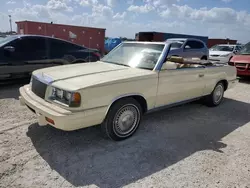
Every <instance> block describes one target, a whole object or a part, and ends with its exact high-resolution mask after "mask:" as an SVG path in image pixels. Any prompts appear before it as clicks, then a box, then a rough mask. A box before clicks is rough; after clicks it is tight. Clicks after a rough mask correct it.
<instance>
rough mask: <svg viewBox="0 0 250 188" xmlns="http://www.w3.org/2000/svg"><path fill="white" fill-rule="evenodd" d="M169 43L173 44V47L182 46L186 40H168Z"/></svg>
mask: <svg viewBox="0 0 250 188" xmlns="http://www.w3.org/2000/svg"><path fill="white" fill-rule="evenodd" d="M166 42H167V43H169V44H171V48H181V46H182V45H183V43H184V42H185V41H182V40H167V41H166Z"/></svg>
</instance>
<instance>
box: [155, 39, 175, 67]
mask: <svg viewBox="0 0 250 188" xmlns="http://www.w3.org/2000/svg"><path fill="white" fill-rule="evenodd" d="M170 47H171V45H169V44H165V46H164V48H163V51H162V53H161V55H160V57H159V59H158V61H157V63H156V65H155V67H154V69H153V71H160V70H161V67H162V64H163V63H164V60H165V59H166V57H167V55H168V54H169V51H170Z"/></svg>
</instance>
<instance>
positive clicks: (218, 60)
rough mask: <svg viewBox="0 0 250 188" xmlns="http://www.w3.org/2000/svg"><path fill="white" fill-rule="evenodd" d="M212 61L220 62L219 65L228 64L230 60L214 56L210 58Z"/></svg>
mask: <svg viewBox="0 0 250 188" xmlns="http://www.w3.org/2000/svg"><path fill="white" fill-rule="evenodd" d="M209 60H210V61H214V62H218V63H225V64H226V63H228V61H229V58H228V57H220V56H218V57H214V56H209Z"/></svg>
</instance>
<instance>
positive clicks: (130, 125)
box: [101, 98, 142, 141]
mask: <svg viewBox="0 0 250 188" xmlns="http://www.w3.org/2000/svg"><path fill="white" fill-rule="evenodd" d="M141 117H142V108H141V105H140V104H139V103H138V102H137V101H136V100H135V99H133V98H126V99H121V100H119V101H117V102H116V103H115V104H114V105H112V106H111V108H110V110H109V112H108V114H107V117H106V118H105V120H104V122H103V123H102V125H101V128H102V131H103V132H104V134H105V135H106V136H108V137H109V138H110V139H112V140H115V141H120V140H124V139H127V138H129V137H130V136H132V135H133V134H134V133H135V132H136V130H137V128H138V127H139V124H140V122H141Z"/></svg>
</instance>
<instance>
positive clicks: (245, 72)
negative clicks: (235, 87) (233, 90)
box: [235, 63, 250, 76]
mask: <svg viewBox="0 0 250 188" xmlns="http://www.w3.org/2000/svg"><path fill="white" fill-rule="evenodd" d="M235 66H236V69H237V75H238V76H250V64H245V65H244V66H238V65H237V63H236V65H235Z"/></svg>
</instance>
